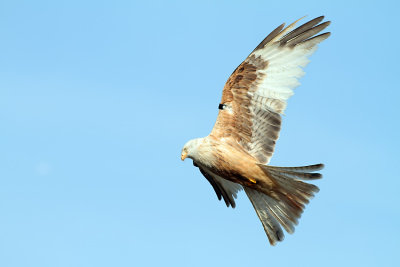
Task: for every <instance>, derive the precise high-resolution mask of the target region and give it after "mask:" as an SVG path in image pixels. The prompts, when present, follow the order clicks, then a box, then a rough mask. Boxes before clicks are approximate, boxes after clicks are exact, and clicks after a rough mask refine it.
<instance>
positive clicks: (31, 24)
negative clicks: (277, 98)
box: [0, 0, 400, 267]
mask: <svg viewBox="0 0 400 267" xmlns="http://www.w3.org/2000/svg"><path fill="white" fill-rule="evenodd" d="M395 3H396V1H392V2H390V1H331V2H330V3H328V2H327V1H283V2H282V1H240V2H239V1H220V2H218V3H215V2H211V1H199V2H197V3H196V2H190V3H189V1H182V2H175V1H169V2H161V1H160V2H155V1H146V2H135V1H99V0H96V1H18V0H16V1H1V2H0V39H1V41H0V137H1V138H0V266H2V267H17V266H18V267H20V266H21V267H27V266H29V267H31V266H32V267H36V266H38V267H58V266H60V267H61V266H63V267H64V266H65V267H67V266H68V267H70V266H74V267H78V266H82V267H89V266H95V267H101V266H280V267H283V266H307V267H310V266H400V264H399V258H398V253H399V251H400V250H399V249H400V241H399V238H400V230H399V225H400V208H399V205H400V197H399V187H400V175H399V169H398V167H399V165H400V158H399V148H400V142H399V134H400V133H399V115H400V109H399V100H400V88H399V82H398V79H399V76H400V71H399V62H400V56H399V44H400V38H399V36H400V35H399V33H398V31H399V30H398V23H399V22H398V18H399V13H398V12H399V10H400V7H399V6H398V5H396V4H395ZM304 15H308V17H307V19H312V18H314V17H316V16H319V15H325V16H326V18H327V19H328V20H331V21H332V24H331V26H330V27H329V30H330V31H331V32H332V36H331V37H330V38H329V39H328V40H327V41H325V42H323V43H322V44H321V45H320V48H319V50H318V51H317V52H316V53H315V54H314V55H313V56H312V58H311V64H310V65H308V66H307V68H306V72H307V75H306V76H305V77H304V78H302V80H301V83H302V85H301V86H300V87H298V88H297V89H296V91H295V95H294V97H292V98H291V99H290V100H289V105H288V109H287V110H286V116H285V117H284V119H283V128H282V132H281V136H280V139H279V141H278V144H277V147H276V153H275V155H274V157H273V159H272V161H271V164H273V165H281V166H299V165H305V164H313V163H320V162H323V163H325V164H326V168H325V170H324V171H323V174H324V178H323V179H322V180H320V181H318V182H317V185H318V186H319V187H320V188H321V191H320V193H318V194H317V196H316V197H315V198H314V199H313V200H312V201H311V203H310V205H309V206H308V207H307V208H306V210H305V213H304V214H303V217H302V218H301V220H300V224H299V225H298V227H297V228H296V232H295V234H294V235H286V239H285V241H284V242H283V243H279V244H278V245H277V246H276V247H270V245H269V244H268V240H267V237H266V235H265V233H264V230H263V228H262V226H261V223H260V222H259V220H258V218H257V216H256V214H255V212H254V210H253V208H252V206H251V204H250V202H249V201H248V199H247V198H246V197H245V196H244V193H243V192H242V193H241V194H240V196H239V198H238V200H237V208H236V209H234V210H232V209H228V208H226V207H225V204H224V203H223V202H219V201H218V200H217V198H216V196H215V193H214V191H213V189H212V187H211V186H210V185H209V184H208V182H207V181H206V179H204V178H203V177H202V175H201V174H200V172H199V171H198V170H197V169H196V168H194V167H193V166H192V164H191V160H187V161H185V162H183V163H182V162H181V160H180V151H181V148H182V146H183V145H184V143H185V142H186V141H188V140H189V139H192V138H195V137H202V136H206V135H207V134H208V133H209V132H210V130H211V128H212V126H213V124H214V122H215V119H216V116H217V112H218V110H217V105H218V103H219V100H220V97H221V91H222V87H223V85H224V83H225V81H226V79H227V78H228V77H229V75H230V74H231V72H232V71H233V70H234V69H235V68H236V66H237V65H239V64H240V63H241V61H242V60H244V59H245V57H246V56H247V55H248V54H249V53H250V52H251V51H252V50H253V49H254V48H255V47H256V46H257V45H258V43H259V42H260V41H261V40H262V39H263V38H264V37H265V36H266V35H267V34H268V33H269V32H270V31H271V30H273V29H274V28H275V27H276V26H278V25H279V24H281V23H282V22H287V23H290V22H292V21H294V20H296V19H298V18H299V17H302V16H304Z"/></svg>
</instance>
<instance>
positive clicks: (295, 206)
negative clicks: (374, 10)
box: [181, 16, 330, 245]
mask: <svg viewBox="0 0 400 267" xmlns="http://www.w3.org/2000/svg"><path fill="white" fill-rule="evenodd" d="M323 19H324V17H323V16H321V17H318V18H315V19H313V20H311V21H309V22H307V23H305V24H303V25H301V26H299V27H297V28H295V25H296V23H297V22H298V21H299V20H301V19H299V20H297V21H296V22H294V23H292V24H290V25H289V26H287V27H285V24H282V25H280V26H279V27H277V28H276V29H275V30H273V31H272V32H271V33H270V34H269V35H268V36H267V37H266V38H265V39H264V40H263V41H262V42H261V43H260V44H259V45H258V46H257V47H256V48H255V49H254V50H253V52H251V53H250V55H249V56H248V57H247V58H246V59H245V60H244V61H243V62H242V63H241V64H240V65H239V66H238V67H237V68H236V69H235V70H234V71H233V73H232V74H231V76H230V77H229V79H228V81H227V82H226V84H225V86H224V89H223V91H222V99H221V102H220V104H219V107H218V108H219V113H218V117H217V121H216V123H215V125H214V128H213V129H212V131H211V133H210V134H209V135H208V136H206V137H204V138H197V139H193V140H190V141H189V142H187V143H186V144H185V146H184V147H183V149H182V154H181V159H182V160H185V158H191V159H192V160H193V165H194V166H196V167H198V168H199V170H200V172H201V173H202V174H203V175H204V177H205V178H206V179H207V180H208V181H209V182H210V184H211V185H212V187H213V188H214V190H215V193H216V194H217V197H218V199H219V200H221V199H224V201H225V203H226V206H227V207H229V206H232V208H234V207H235V205H236V204H235V200H234V199H235V198H236V196H237V193H238V191H240V190H242V189H243V190H244V191H245V193H246V194H247V196H248V198H249V199H250V201H251V203H252V204H253V207H254V209H255V211H256V213H257V215H258V217H259V219H260V220H261V223H262V225H263V227H264V230H265V232H266V234H267V236H268V240H269V242H270V244H271V245H275V244H276V243H277V242H278V241H282V240H283V239H284V233H283V231H282V227H283V228H284V229H285V230H286V232H288V233H290V234H291V233H293V232H294V227H295V225H297V224H298V219H299V218H300V216H301V214H302V212H303V210H304V208H305V205H306V204H307V203H308V202H309V200H310V199H311V198H312V197H313V196H314V194H315V193H317V192H318V191H319V189H318V187H317V186H315V185H313V184H310V183H308V182H305V181H309V180H314V179H319V178H321V177H322V175H321V174H319V173H315V171H318V170H321V169H322V168H323V167H324V165H323V164H315V165H309V166H302V167H276V166H270V165H268V163H269V161H270V159H271V157H272V154H273V152H274V147H275V142H276V140H277V139H278V136H279V131H280V128H281V114H283V112H284V110H285V108H286V101H287V100H288V98H289V97H290V96H292V95H293V89H294V88H295V87H297V86H298V85H299V82H298V79H299V78H300V77H301V76H303V75H304V71H303V70H302V68H304V67H305V66H306V65H307V64H308V63H309V60H308V57H309V56H310V55H311V54H313V53H314V52H315V50H316V49H317V45H318V44H319V43H320V42H322V41H323V40H325V39H326V38H328V37H329V35H330V33H329V32H326V33H322V34H319V33H320V32H321V31H322V30H324V29H325V28H326V27H327V26H328V25H329V24H330V22H329V21H327V22H323V23H321V22H322V20H323Z"/></svg>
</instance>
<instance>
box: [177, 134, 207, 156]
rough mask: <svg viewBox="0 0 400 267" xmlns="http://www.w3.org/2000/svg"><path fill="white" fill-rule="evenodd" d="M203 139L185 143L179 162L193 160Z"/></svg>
mask: <svg viewBox="0 0 400 267" xmlns="http://www.w3.org/2000/svg"><path fill="white" fill-rule="evenodd" d="M202 139H203V138H197V139H192V140H190V141H189V142H187V143H186V144H185V145H184V147H183V148H182V153H181V160H185V159H186V158H191V159H193V158H194V157H195V156H196V154H197V148H198V147H199V145H200V144H201V141H202Z"/></svg>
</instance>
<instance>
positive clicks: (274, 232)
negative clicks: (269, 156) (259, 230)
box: [244, 164, 324, 245]
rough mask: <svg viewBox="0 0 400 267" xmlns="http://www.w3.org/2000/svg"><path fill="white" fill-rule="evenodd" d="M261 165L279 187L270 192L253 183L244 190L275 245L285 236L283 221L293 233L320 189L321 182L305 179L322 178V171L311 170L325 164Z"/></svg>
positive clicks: (287, 229) (286, 227)
mask: <svg viewBox="0 0 400 267" xmlns="http://www.w3.org/2000/svg"><path fill="white" fill-rule="evenodd" d="M260 166H261V167H262V169H263V170H264V172H265V174H266V175H267V176H268V177H270V178H272V179H273V180H274V181H275V182H276V184H277V188H276V189H274V190H273V191H272V192H271V194H268V195H267V194H265V193H262V192H260V191H257V190H255V189H251V188H249V187H244V190H245V192H246V194H247V196H248V197H249V199H250V201H251V203H252V204H253V207H254V209H255V210H256V213H257V215H258V217H259V218H260V220H261V223H262V224H263V227H264V230H265V232H266V234H267V236H268V239H269V242H270V243H271V245H275V244H276V242H278V241H282V240H283V239H284V235H283V231H282V229H281V225H282V227H283V228H284V229H285V230H286V232H288V233H290V234H292V233H293V232H294V229H295V225H297V224H298V220H299V218H300V217H301V214H302V213H303V210H304V208H305V205H306V204H308V203H309V201H310V199H311V198H312V197H314V194H315V193H317V192H318V191H319V188H318V187H317V186H315V185H313V184H309V183H306V182H303V181H301V180H313V179H319V178H321V177H322V175H321V174H319V173H311V172H313V171H317V170H321V169H322V168H323V167H324V165H322V164H316V165H310V166H302V167H275V166H268V165H260Z"/></svg>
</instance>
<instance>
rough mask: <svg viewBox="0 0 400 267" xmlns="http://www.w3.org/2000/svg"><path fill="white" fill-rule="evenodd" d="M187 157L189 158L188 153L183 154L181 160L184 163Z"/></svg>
mask: <svg viewBox="0 0 400 267" xmlns="http://www.w3.org/2000/svg"><path fill="white" fill-rule="evenodd" d="M186 157H187V153H186V152H182V155H181V160H182V161H184V160H185V159H186Z"/></svg>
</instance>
